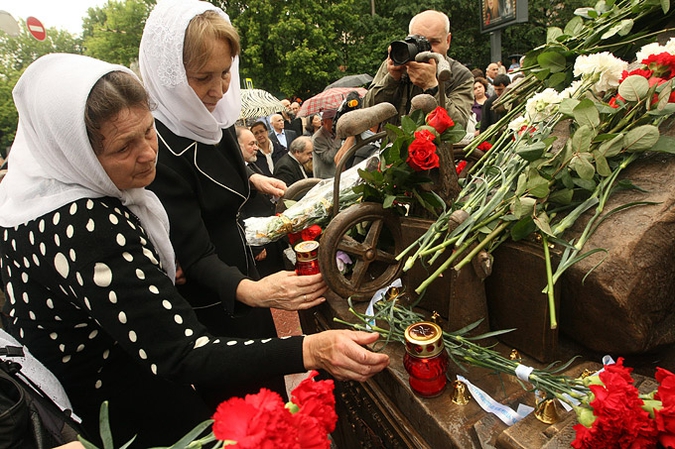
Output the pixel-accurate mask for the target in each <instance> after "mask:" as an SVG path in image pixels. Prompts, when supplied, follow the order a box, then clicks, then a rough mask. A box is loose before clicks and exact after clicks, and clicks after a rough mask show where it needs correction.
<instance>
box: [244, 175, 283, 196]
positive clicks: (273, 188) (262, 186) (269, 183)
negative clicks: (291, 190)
mask: <svg viewBox="0 0 675 449" xmlns="http://www.w3.org/2000/svg"><path fill="white" fill-rule="evenodd" d="M248 181H249V182H250V183H251V185H253V188H254V189H256V190H257V191H258V192H262V193H266V194H268V195H272V196H276V197H281V196H282V195H283V194H284V192H285V191H286V183H285V182H283V181H282V180H281V179H277V178H270V177H269V176H265V175H261V174H260V173H254V174H252V175H251V176H250V177H249V178H248Z"/></svg>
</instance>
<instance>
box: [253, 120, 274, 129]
mask: <svg viewBox="0 0 675 449" xmlns="http://www.w3.org/2000/svg"><path fill="white" fill-rule="evenodd" d="M256 126H262V127H263V128H265V131H269V129H268V128H267V125H266V124H265V122H264V121H262V120H258V121H257V122H255V123H254V124H252V125H251V126H249V127H248V129H250V130H251V131H253V128H255V127H256Z"/></svg>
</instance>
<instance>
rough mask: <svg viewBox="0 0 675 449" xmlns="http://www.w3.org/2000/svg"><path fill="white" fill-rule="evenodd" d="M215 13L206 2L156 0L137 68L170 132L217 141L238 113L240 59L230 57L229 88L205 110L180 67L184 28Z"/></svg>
mask: <svg viewBox="0 0 675 449" xmlns="http://www.w3.org/2000/svg"><path fill="white" fill-rule="evenodd" d="M209 10H210V11H216V12H218V14H220V15H221V16H223V17H224V18H225V20H227V21H228V22H229V21H230V19H229V17H228V16H227V14H225V13H224V12H223V11H222V10H221V9H220V8H217V7H215V6H213V5H212V4H210V3H207V2H203V1H195V0H160V1H158V2H157V6H155V9H154V10H153V11H152V12H151V13H150V17H148V20H147V22H145V29H144V30H143V38H142V39H141V47H140V52H139V56H138V58H139V61H138V62H139V66H140V69H141V76H142V78H143V82H144V83H145V87H146V89H147V90H148V92H149V93H150V98H151V99H152V101H153V102H154V103H156V106H157V107H156V109H155V110H154V111H153V114H154V116H155V117H156V118H157V119H159V120H160V121H161V122H162V123H164V124H165V125H166V126H167V127H168V128H169V129H170V130H171V131H172V132H173V133H174V134H176V135H178V136H182V137H186V138H188V139H193V140H196V141H199V142H202V143H206V144H211V145H214V144H216V143H218V142H220V139H221V137H222V129H223V128H227V127H229V126H232V125H233V124H234V122H235V121H236V120H237V119H238V118H239V113H240V111H241V91H240V87H239V57H235V58H234V59H233V61H232V68H231V70H230V73H231V81H230V88H229V89H228V91H227V93H226V94H225V95H224V96H223V98H221V100H220V101H219V102H218V103H217V105H216V109H215V110H214V111H213V112H209V110H208V109H206V106H204V104H203V103H202V102H201V100H200V99H199V97H198V96H197V94H195V92H194V91H193V90H192V88H191V87H190V86H189V85H188V81H187V75H186V73H185V66H184V65H183V42H184V40H185V31H186V29H187V27H188V24H189V23H190V20H192V19H193V18H194V17H195V16H197V15H199V14H202V13H203V12H205V11H209Z"/></svg>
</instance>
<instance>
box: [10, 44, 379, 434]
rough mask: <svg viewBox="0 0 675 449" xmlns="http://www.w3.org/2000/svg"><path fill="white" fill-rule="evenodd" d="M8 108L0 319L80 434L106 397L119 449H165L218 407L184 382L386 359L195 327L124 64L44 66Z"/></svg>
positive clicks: (350, 371)
mask: <svg viewBox="0 0 675 449" xmlns="http://www.w3.org/2000/svg"><path fill="white" fill-rule="evenodd" d="M14 100H15V103H16V106H17V109H18V111H19V127H18V130H17V134H16V140H15V141H14V144H13V146H12V150H11V152H10V156H9V170H8V173H7V175H6V177H5V178H4V180H3V182H2V183H1V184H0V235H1V236H2V238H1V239H0V254H2V259H1V261H2V263H1V266H2V278H3V282H4V285H5V292H6V296H7V302H6V303H5V307H4V310H3V312H4V314H3V316H4V318H5V319H4V322H3V325H4V327H5V329H7V331H8V332H9V333H10V334H12V336H14V337H15V338H16V339H17V340H18V341H20V342H21V343H22V344H24V345H26V346H27V347H29V348H30V350H31V353H32V354H33V355H34V356H35V357H36V358H37V359H38V360H40V361H41V362H42V363H43V364H44V365H45V366H46V367H47V368H49V370H51V371H52V372H53V373H54V374H55V375H56V377H57V378H58V379H59V380H60V382H61V384H62V385H63V387H64V389H65V391H66V393H67V394H68V396H69V397H70V400H71V402H72V405H73V408H74V412H75V413H76V414H77V415H78V416H80V417H81V418H82V424H83V426H84V428H85V431H86V432H87V433H88V436H89V438H92V439H94V438H96V435H98V415H99V408H100V406H101V403H102V402H103V401H109V404H110V423H111V426H112V430H113V433H114V436H115V441H118V442H124V441H127V440H128V439H130V438H131V437H132V436H134V435H136V434H137V435H138V436H137V439H136V441H135V444H136V445H137V446H136V447H149V446H157V445H168V444H171V443H173V442H175V441H176V440H177V439H178V438H179V437H181V436H183V435H184V434H185V433H187V432H188V431H189V430H190V429H192V428H193V427H194V425H196V424H197V423H199V422H201V421H203V420H204V419H207V418H208V417H209V416H211V415H212V413H213V411H214V409H213V408H212V407H209V406H208V405H207V404H205V403H204V401H203V400H202V399H201V397H200V396H199V395H198V394H197V393H196V392H195V391H194V389H193V387H192V386H193V385H196V386H200V387H202V386H206V387H213V386H217V385H229V384H232V385H236V384H239V383H245V382H248V381H250V380H254V381H255V380H258V381H262V380H264V379H266V378H268V377H270V376H274V375H283V374H288V373H293V372H303V371H305V370H308V369H318V368H326V369H328V370H329V371H331V372H332V373H334V374H335V375H337V376H338V377H339V378H351V379H356V380H363V379H365V378H367V377H369V376H370V375H371V374H373V373H375V372H377V371H379V370H380V369H382V368H383V367H384V366H385V365H386V363H387V360H386V358H380V357H379V356H380V355H379V354H373V353H370V352H368V351H366V350H365V349H363V348H362V347H360V346H359V344H367V343H369V342H372V341H373V339H374V338H376V335H374V336H373V335H371V334H368V333H354V332H347V331H328V332H324V333H322V334H315V335H310V336H307V337H301V336H299V337H291V338H288V339H265V340H255V339H248V338H247V339H237V338H222V337H221V338H217V337H214V336H212V334H210V333H209V332H208V330H207V329H206V328H205V327H204V326H203V325H202V324H201V323H200V322H199V321H198V319H197V317H196V316H195V314H194V311H193V310H192V307H191V306H190V304H188V302H187V301H185V299H183V298H182V297H181V296H180V295H179V293H178V292H177V291H176V288H175V286H174V284H173V282H172V281H173V279H174V276H175V268H174V267H175V262H174V260H175V259H174V253H173V250H172V248H171V245H170V244H169V234H168V220H167V216H166V213H165V211H164V209H163V208H162V206H161V204H160V202H159V201H158V199H157V197H156V196H155V195H154V194H153V193H151V192H149V191H147V190H145V189H144V187H145V186H146V185H148V184H149V183H150V182H151V181H152V180H153V178H154V176H155V163H156V157H157V134H156V132H155V127H154V118H153V116H152V114H151V113H150V108H149V104H148V98H147V94H146V92H145V90H144V89H143V86H142V85H141V84H140V82H139V80H138V78H136V76H135V75H134V74H133V73H132V72H131V71H130V70H128V69H126V68H124V67H122V66H117V65H112V64H108V63H104V62H102V61H98V60H96V59H92V58H88V57H85V56H78V55H65V54H52V55H48V56H44V57H42V58H40V59H38V60H37V61H36V62H34V63H33V64H32V65H31V66H30V67H28V69H27V70H26V72H25V73H24V74H23V75H22V77H21V78H20V80H19V82H18V83H17V85H16V87H15V89H14ZM340 348H342V349H340ZM345 348H346V349H345ZM345 353H348V354H350V355H349V356H345V355H344V354H345ZM362 358H363V359H364V360H365V361H366V363H365V365H362V364H360V363H359V362H358V360H360V359H362ZM327 360H329V361H331V362H333V363H334V365H330V363H329V362H326V361H327Z"/></svg>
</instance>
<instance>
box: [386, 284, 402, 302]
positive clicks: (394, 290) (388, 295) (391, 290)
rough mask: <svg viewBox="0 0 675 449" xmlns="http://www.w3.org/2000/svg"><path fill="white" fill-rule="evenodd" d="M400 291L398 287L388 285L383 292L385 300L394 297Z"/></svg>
mask: <svg viewBox="0 0 675 449" xmlns="http://www.w3.org/2000/svg"><path fill="white" fill-rule="evenodd" d="M399 293H400V290H399V289H398V287H389V288H388V289H387V292H386V293H385V299H386V300H387V301H391V300H392V299H394V298H396V297H397V296H398V295H399Z"/></svg>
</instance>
